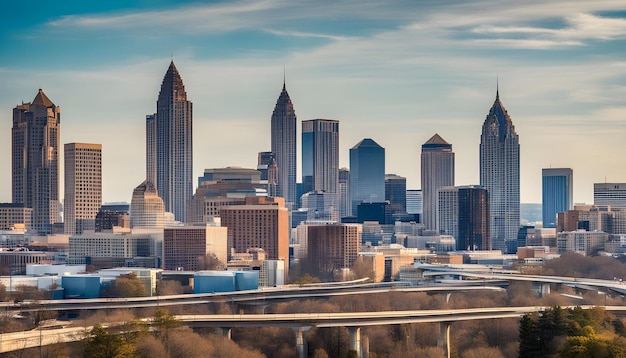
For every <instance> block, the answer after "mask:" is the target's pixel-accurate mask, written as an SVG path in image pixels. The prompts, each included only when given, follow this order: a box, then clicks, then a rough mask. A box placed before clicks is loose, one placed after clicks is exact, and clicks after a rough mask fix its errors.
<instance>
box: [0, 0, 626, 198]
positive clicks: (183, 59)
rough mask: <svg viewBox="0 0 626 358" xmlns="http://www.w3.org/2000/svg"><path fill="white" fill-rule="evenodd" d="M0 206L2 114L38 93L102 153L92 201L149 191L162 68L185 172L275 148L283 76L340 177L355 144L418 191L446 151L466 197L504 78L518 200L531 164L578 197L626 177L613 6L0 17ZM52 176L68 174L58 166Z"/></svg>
mask: <svg viewBox="0 0 626 358" xmlns="http://www.w3.org/2000/svg"><path fill="white" fill-rule="evenodd" d="M0 41H1V44H2V46H0V113H4V114H3V115H0V148H1V149H0V165H1V167H3V168H6V170H3V171H2V173H0V201H1V202H8V201H10V200H11V174H10V173H11V171H10V167H11V161H10V156H11V144H10V143H11V140H10V129H11V117H12V114H11V113H12V108H14V107H15V106H16V105H17V104H19V103H21V102H22V101H25V102H28V101H31V100H32V99H33V98H34V96H35V94H36V93H37V89H38V88H42V89H43V90H44V91H45V92H46V94H47V95H48V97H50V99H51V100H52V101H53V102H54V103H55V104H57V105H59V106H60V107H61V142H62V144H63V143H69V142H93V143H101V144H103V166H104V168H103V175H104V177H103V186H104V188H103V196H104V200H105V201H107V202H111V201H130V196H131V193H132V190H133V188H134V187H135V186H137V185H138V184H139V183H141V182H142V181H143V179H144V176H145V174H144V172H145V169H144V166H145V159H144V158H145V150H144V148H145V135H144V120H145V115H146V114H149V113H154V112H155V110H156V98H157V95H158V90H159V86H160V83H161V80H162V78H163V75H164V74H165V71H166V69H167V66H168V65H169V61H170V59H171V57H172V54H173V57H174V61H175V63H176V66H177V67H178V70H179V71H180V73H181V75H182V77H183V81H184V82H185V86H186V89H187V94H188V97H189V99H190V100H191V101H193V103H194V175H196V176H199V175H201V173H202V172H203V170H204V168H214V167H223V166H229V165H232V166H244V167H254V166H255V165H256V154H257V152H259V151H264V150H269V147H270V139H269V131H270V116H271V113H272V110H273V107H274V104H275V102H276V99H277V98H278V95H279V93H280V89H281V87H282V81H283V68H284V67H286V74H287V89H288V91H289V94H290V96H291V99H292V101H293V102H294V106H295V110H296V114H297V115H298V119H299V120H306V119H313V118H330V119H337V120H339V121H340V146H341V155H340V164H341V165H342V166H346V167H347V166H348V149H349V148H350V147H352V146H353V145H355V144H356V143H358V142H359V141H360V140H361V139H363V138H372V139H374V140H375V141H376V142H378V143H379V144H380V145H382V146H383V147H385V148H386V155H387V170H386V171H387V172H388V173H395V174H398V175H402V176H405V177H407V181H408V186H409V187H410V188H419V187H420V182H419V181H420V179H419V178H420V169H419V167H420V162H419V161H420V159H419V158H420V147H421V144H423V143H424V142H425V141H426V140H428V139H429V138H430V137H431V136H432V135H433V134H434V133H439V134H440V135H441V136H442V137H443V138H444V139H445V140H447V141H448V142H450V143H451V144H452V145H453V150H454V151H455V153H456V184H457V185H465V184H477V183H478V182H479V174H478V155H479V154H478V145H479V142H480V131H481V125H482V122H483V121H484V119H485V116H486V114H487V112H488V110H489V108H490V107H491V105H492V103H493V100H494V97H495V89H496V78H499V86H500V97H501V100H502V101H503V103H504V106H505V107H506V108H507V110H508V112H509V114H510V115H511V117H512V119H513V123H514V124H515V127H516V130H517V132H518V134H519V136H520V143H521V197H522V202H540V201H541V168H545V167H550V166H552V167H571V168H573V170H574V194H575V201H576V202H587V203H591V202H593V195H592V194H593V183H594V182H604V181H605V180H607V181H609V182H626V157H625V156H624V153H626V103H625V100H626V56H625V55H626V3H624V1H622V0H620V1H604V0H597V1H558V0H555V1H549V2H547V1H523V2H520V1H501V0H476V1H471V2H468V1H390V2H388V1H385V2H383V1H378V0H359V1H286V0H285V1H283V0H266V1H221V2H220V1H215V2H202V1H200V2H184V1H179V2H172V1H147V0H139V1H100V2H97V1H78V0H72V1H70V0H68V1H38V0H35V1H29V2H28V6H25V5H23V4H20V3H18V2H15V1H14V2H7V1H4V2H2V3H1V4H0ZM61 168H62V167H61Z"/></svg>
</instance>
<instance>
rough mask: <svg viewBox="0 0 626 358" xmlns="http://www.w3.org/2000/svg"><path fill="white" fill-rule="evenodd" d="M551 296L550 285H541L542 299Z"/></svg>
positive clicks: (545, 283)
mask: <svg viewBox="0 0 626 358" xmlns="http://www.w3.org/2000/svg"><path fill="white" fill-rule="evenodd" d="M549 294H550V284H549V283H547V282H544V283H542V284H541V297H543V296H545V295H549Z"/></svg>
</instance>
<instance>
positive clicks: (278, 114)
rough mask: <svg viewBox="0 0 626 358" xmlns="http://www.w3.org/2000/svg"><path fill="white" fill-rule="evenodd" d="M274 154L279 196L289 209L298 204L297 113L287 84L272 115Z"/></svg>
mask: <svg viewBox="0 0 626 358" xmlns="http://www.w3.org/2000/svg"><path fill="white" fill-rule="evenodd" d="M271 125H272V153H274V158H275V159H276V165H277V166H278V196H280V197H283V198H285V201H286V205H287V207H289V208H290V207H292V206H294V203H295V202H296V112H295V111H294V110H293V103H291V99H290V98H289V94H288V93H287V88H286V86H285V82H284V81H283V90H282V92H280V96H279V97H278V100H277V101H276V106H275V107H274V112H273V113H272V123H271Z"/></svg>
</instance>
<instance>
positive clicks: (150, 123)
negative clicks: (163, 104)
mask: <svg viewBox="0 0 626 358" xmlns="http://www.w3.org/2000/svg"><path fill="white" fill-rule="evenodd" d="M156 133H157V132H156V113H155V114H149V115H147V116H146V179H147V180H148V181H149V182H151V183H156V181H157V169H156V162H157V160H156V153H157V149H156Z"/></svg>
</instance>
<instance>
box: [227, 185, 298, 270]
mask: <svg viewBox="0 0 626 358" xmlns="http://www.w3.org/2000/svg"><path fill="white" fill-rule="evenodd" d="M220 218H221V223H222V226H224V227H227V228H228V247H229V249H230V250H231V251H230V252H229V255H231V254H232V253H245V252H247V250H248V249H250V248H262V249H263V250H265V253H266V257H267V259H268V260H285V262H287V264H286V265H285V267H287V266H288V261H289V230H290V228H289V212H288V209H287V208H286V207H285V202H284V199H283V198H277V197H247V198H246V199H245V204H244V205H234V206H226V207H221V208H220ZM229 257H230V256H229Z"/></svg>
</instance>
